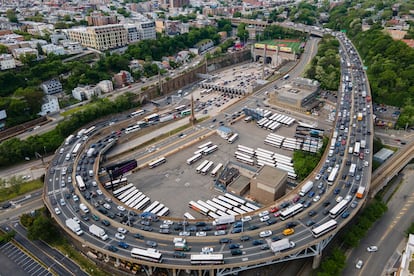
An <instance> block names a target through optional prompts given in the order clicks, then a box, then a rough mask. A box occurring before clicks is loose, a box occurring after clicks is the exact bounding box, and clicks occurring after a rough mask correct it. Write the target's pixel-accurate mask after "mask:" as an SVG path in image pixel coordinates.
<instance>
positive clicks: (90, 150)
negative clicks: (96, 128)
mask: <svg viewBox="0 0 414 276" xmlns="http://www.w3.org/2000/svg"><path fill="white" fill-rule="evenodd" d="M94 153H95V149H94V148H89V149H88V151H87V152H86V156H87V157H92V156H93V154H94Z"/></svg>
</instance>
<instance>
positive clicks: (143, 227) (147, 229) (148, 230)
mask: <svg viewBox="0 0 414 276" xmlns="http://www.w3.org/2000/svg"><path fill="white" fill-rule="evenodd" d="M141 230H143V231H147V232H152V230H153V229H152V227H151V226H148V225H145V226H141Z"/></svg>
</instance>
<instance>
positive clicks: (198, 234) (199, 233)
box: [196, 232, 207, 237]
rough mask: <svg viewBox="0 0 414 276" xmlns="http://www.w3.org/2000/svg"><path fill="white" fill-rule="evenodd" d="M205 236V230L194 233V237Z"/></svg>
mask: <svg viewBox="0 0 414 276" xmlns="http://www.w3.org/2000/svg"><path fill="white" fill-rule="evenodd" d="M205 236H207V233H206V232H197V233H196V237H205Z"/></svg>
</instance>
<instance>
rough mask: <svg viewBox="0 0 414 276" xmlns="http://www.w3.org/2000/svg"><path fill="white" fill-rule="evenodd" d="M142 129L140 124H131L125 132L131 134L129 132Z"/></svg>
mask: <svg viewBox="0 0 414 276" xmlns="http://www.w3.org/2000/svg"><path fill="white" fill-rule="evenodd" d="M140 129H141V127H140V126H139V125H134V126H130V127H127V128H126V129H125V134H129V133H132V132H135V131H138V130H140Z"/></svg>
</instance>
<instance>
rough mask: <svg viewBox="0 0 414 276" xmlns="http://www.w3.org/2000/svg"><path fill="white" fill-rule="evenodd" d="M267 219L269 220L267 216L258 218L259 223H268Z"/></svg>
mask: <svg viewBox="0 0 414 276" xmlns="http://www.w3.org/2000/svg"><path fill="white" fill-rule="evenodd" d="M269 219H270V217H269V216H263V217H261V218H260V221H261V222H265V221H268V220H269Z"/></svg>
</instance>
